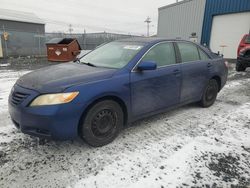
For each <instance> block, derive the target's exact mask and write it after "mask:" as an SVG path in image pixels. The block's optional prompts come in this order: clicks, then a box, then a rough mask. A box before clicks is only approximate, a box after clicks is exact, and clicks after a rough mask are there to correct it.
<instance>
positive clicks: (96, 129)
mask: <svg viewBox="0 0 250 188" xmlns="http://www.w3.org/2000/svg"><path fill="white" fill-rule="evenodd" d="M116 120H117V118H116V114H115V113H114V112H113V111H111V110H109V109H105V110H101V111H100V112H98V113H97V114H96V116H95V117H94V118H93V120H92V126H91V129H92V132H93V134H94V135H95V136H96V137H100V138H102V137H106V136H108V135H110V134H112V132H113V130H114V128H115V127H116Z"/></svg>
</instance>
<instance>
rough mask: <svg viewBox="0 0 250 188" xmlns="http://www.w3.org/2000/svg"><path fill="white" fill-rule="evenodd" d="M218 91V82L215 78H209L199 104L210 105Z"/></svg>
mask: <svg viewBox="0 0 250 188" xmlns="http://www.w3.org/2000/svg"><path fill="white" fill-rule="evenodd" d="M218 91H219V86H218V82H217V81H216V80H215V79H211V80H209V82H208V84H207V87H206V89H205V91H204V93H203V95H202V99H201V101H200V105H201V106H202V107H204V108H208V107H210V106H212V105H213V104H214V102H215V100H216V98H217V95H218Z"/></svg>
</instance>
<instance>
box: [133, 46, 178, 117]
mask: <svg viewBox="0 0 250 188" xmlns="http://www.w3.org/2000/svg"><path fill="white" fill-rule="evenodd" d="M141 61H154V62H156V63H157V69H156V70H149V71H136V70H135V71H132V72H131V77H130V82H131V102H132V112H133V115H134V116H135V117H136V116H140V115H143V114H146V113H150V112H153V111H157V110H161V109H163V108H167V107H170V106H173V105H175V104H177V103H179V100H180V87H181V71H180V65H179V64H176V57H175V50H174V46H173V44H172V43H171V42H165V43H160V44H157V45H156V46H154V47H153V48H151V49H150V50H149V51H148V52H147V53H146V55H145V56H144V57H143V58H142V60H141Z"/></svg>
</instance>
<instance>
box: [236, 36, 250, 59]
mask: <svg viewBox="0 0 250 188" xmlns="http://www.w3.org/2000/svg"><path fill="white" fill-rule="evenodd" d="M246 47H250V34H246V35H244V37H243V38H242V39H241V41H240V44H239V47H238V51H237V56H239V54H240V51H241V50H242V49H244V48H246Z"/></svg>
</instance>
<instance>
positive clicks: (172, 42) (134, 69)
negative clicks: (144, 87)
mask: <svg viewBox="0 0 250 188" xmlns="http://www.w3.org/2000/svg"><path fill="white" fill-rule="evenodd" d="M163 43H171V44H172V45H173V49H174V52H175V53H174V54H175V63H174V64H171V65H163V66H160V67H158V66H157V69H160V68H164V67H168V66H172V65H177V64H178V61H177V60H178V59H177V54H176V49H175V46H174V41H161V42H158V43H156V44H154V45H153V46H151V47H150V48H149V49H148V50H147V51H146V52H145V53H144V54H143V56H142V57H141V58H140V59H139V60H138V61H137V62H136V64H135V66H134V67H133V68H132V70H131V72H138V71H137V70H136V67H137V66H138V64H139V63H140V62H141V60H142V59H143V58H144V57H145V56H146V54H147V53H148V52H149V51H150V50H151V49H152V48H154V47H155V46H157V45H159V44H163ZM157 69H156V70H157Z"/></svg>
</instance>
